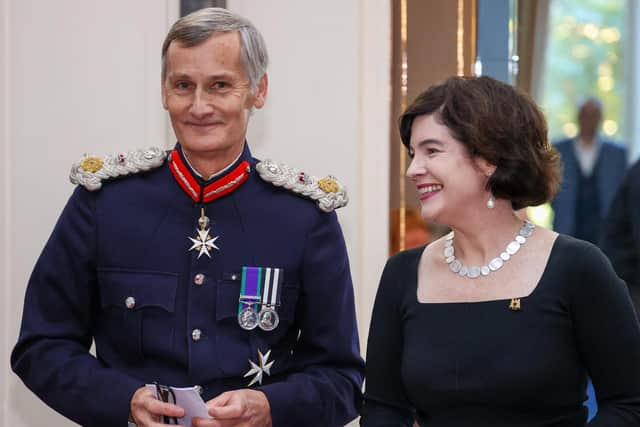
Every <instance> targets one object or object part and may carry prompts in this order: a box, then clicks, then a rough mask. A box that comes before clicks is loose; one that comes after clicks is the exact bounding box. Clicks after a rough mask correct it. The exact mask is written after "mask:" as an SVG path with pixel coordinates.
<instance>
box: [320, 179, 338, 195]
mask: <svg viewBox="0 0 640 427" xmlns="http://www.w3.org/2000/svg"><path fill="white" fill-rule="evenodd" d="M318 188H320V189H321V190H322V191H324V192H325V193H337V192H338V191H339V190H340V186H339V185H338V181H336V180H335V178H332V177H330V176H327V177H324V178H322V179H321V180H320V181H318Z"/></svg>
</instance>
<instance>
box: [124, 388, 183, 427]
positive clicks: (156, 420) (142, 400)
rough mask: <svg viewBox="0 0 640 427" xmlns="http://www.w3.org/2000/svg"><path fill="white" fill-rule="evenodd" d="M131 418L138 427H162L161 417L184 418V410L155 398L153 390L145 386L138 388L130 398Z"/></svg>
mask: <svg viewBox="0 0 640 427" xmlns="http://www.w3.org/2000/svg"><path fill="white" fill-rule="evenodd" d="M130 410H131V418H133V421H134V422H135V423H136V425H137V426H138V427H154V426H162V425H164V424H162V422H161V421H160V419H161V418H160V417H161V415H166V416H168V417H176V418H180V417H183V416H184V409H182V408H181V407H179V406H177V405H173V404H171V403H166V402H162V401H160V400H158V399H157V398H156V395H155V393H154V392H153V390H150V389H148V388H147V387H145V386H142V387H140V388H139V389H138V390H136V392H135V393H134V394H133V397H132V398H131V409H130Z"/></svg>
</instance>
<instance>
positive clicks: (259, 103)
mask: <svg viewBox="0 0 640 427" xmlns="http://www.w3.org/2000/svg"><path fill="white" fill-rule="evenodd" d="M268 88H269V77H268V76H267V73H264V74H263V75H262V77H260V81H259V82H258V87H257V88H256V93H255V94H254V97H253V98H254V99H253V106H254V108H262V107H264V103H265V102H266V100H267V91H268Z"/></svg>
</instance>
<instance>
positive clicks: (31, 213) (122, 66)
mask: <svg viewBox="0 0 640 427" xmlns="http://www.w3.org/2000/svg"><path fill="white" fill-rule="evenodd" d="M0 4H1V5H2V8H1V9H0V10H1V12H0V17H1V20H0V31H1V32H2V34H1V35H0V40H1V41H2V48H0V49H1V50H0V52H1V55H2V56H1V60H0V64H1V65H2V68H1V69H2V71H1V73H2V77H3V78H2V79H0V82H2V83H3V84H2V86H0V87H2V89H3V92H4V93H2V94H1V96H0V105H1V107H0V108H2V110H3V111H0V120H1V121H0V124H1V125H2V126H0V129H1V130H2V132H1V133H0V142H1V143H2V147H3V156H2V163H3V165H2V167H3V171H2V175H3V186H2V187H1V188H2V190H0V191H1V193H0V194H1V196H2V200H3V204H2V209H1V211H2V220H3V227H2V229H1V230H2V231H1V232H2V239H1V240H0V241H2V242H3V247H2V252H0V254H1V255H3V256H2V258H1V259H2V266H1V267H2V270H1V271H2V273H3V279H4V280H3V282H4V283H3V287H2V289H3V292H4V298H3V299H2V302H1V303H0V304H2V313H3V316H4V317H5V319H4V320H5V321H4V322H2V326H0V328H1V332H0V333H1V334H2V343H3V345H2V353H1V355H2V360H1V364H0V367H1V369H0V372H2V374H1V375H2V378H1V379H2V381H1V382H0V384H1V393H2V395H1V396H0V397H2V405H3V406H2V407H3V411H2V414H1V415H2V416H1V417H0V420H1V421H0V423H2V425H3V426H11V427H14V426H15V427H22V426H29V427H41V426H45V425H46V426H52V427H56V426H63V425H64V426H67V425H72V424H71V423H70V422H68V421H65V420H64V419H63V418H62V417H61V416H59V415H57V414H55V413H53V411H51V410H50V409H48V408H47V407H45V405H43V404H42V403H41V402H39V401H38V400H37V399H36V398H35V397H33V395H32V394H31V393H30V392H29V391H28V390H27V389H26V388H25V387H24V385H23V384H22V383H21V382H20V380H19V379H18V378H17V377H16V376H15V375H14V374H13V373H11V372H10V371H9V360H8V358H9V352H10V351H11V348H12V346H13V344H14V343H15V340H16V337H17V333H18V329H19V322H20V317H21V312H22V299H23V297H24V290H25V286H26V281H27V278H28V275H29V273H30V271H31V268H32V267H33V264H34V263H35V260H36V258H37V256H38V254H39V253H40V251H41V249H42V247H43V246H44V243H45V240H46V239H47V237H48V235H49V233H50V232H51V230H52V228H53V225H54V223H55V220H56V218H57V216H58V214H59V213H60V210H61V209H62V207H63V205H64V203H65V201H66V199H67V197H68V195H69V194H70V193H71V191H72V189H73V187H72V185H71V184H70V183H69V180H68V173H69V169H70V166H71V162H73V161H75V160H76V159H77V158H79V157H80V156H81V155H82V153H84V152H96V153H107V152H118V151H120V150H123V149H129V148H136V147H142V146H148V145H158V144H159V145H165V144H166V142H167V141H166V131H165V128H166V118H165V114H164V111H163V110H162V108H161V102H160V96H159V88H160V77H159V70H160V59H159V53H158V52H159V50H160V47H161V43H162V39H163V37H164V34H165V33H166V30H167V28H168V23H169V22H170V21H172V20H173V19H174V17H176V16H177V9H176V8H175V5H174V2H172V1H168V0H167V1H164V0H163V1H158V0H138V1H135V2H132V1H128V0H109V1H85V0H56V1H43V0H0ZM2 112H4V114H2Z"/></svg>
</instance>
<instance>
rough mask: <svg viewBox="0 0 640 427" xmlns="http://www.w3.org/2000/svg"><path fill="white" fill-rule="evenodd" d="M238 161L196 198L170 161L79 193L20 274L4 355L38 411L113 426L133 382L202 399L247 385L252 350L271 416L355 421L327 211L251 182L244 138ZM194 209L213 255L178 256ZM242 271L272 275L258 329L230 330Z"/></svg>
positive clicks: (343, 287)
mask: <svg viewBox="0 0 640 427" xmlns="http://www.w3.org/2000/svg"><path fill="white" fill-rule="evenodd" d="M177 148H178V151H177V153H179V150H180V148H179V146H178V147H177ZM174 155H175V154H174ZM180 155H181V154H180ZM242 161H247V162H249V164H250V166H251V172H250V173H249V174H248V178H247V180H246V181H245V182H244V183H243V184H242V185H240V186H239V187H238V188H236V189H235V190H234V191H232V192H230V193H229V194H226V195H224V196H223V197H220V198H217V199H215V200H213V201H211V202H209V203H200V202H199V200H201V195H199V197H198V202H197V201H195V200H194V199H192V198H191V197H190V196H189V195H187V193H186V192H185V191H184V190H183V189H182V188H181V186H180V185H179V184H178V181H177V179H176V178H174V176H173V175H172V172H171V171H170V168H169V163H168V162H167V163H166V164H165V165H163V166H161V167H160V168H157V169H155V170H152V171H149V172H146V173H141V174H137V175H133V176H129V177H126V178H121V179H116V180H113V181H112V182H107V183H105V184H104V186H103V188H102V189H101V190H99V191H96V192H89V191H87V190H85V189H84V188H82V187H78V188H76V190H75V191H74V193H73V195H72V196H71V198H70V200H69V202H68V204H67V206H66V207H65V209H64V211H63V213H62V215H61V216H60V218H59V220H58V223H57V225H56V227H55V229H54V231H53V233H52V235H51V237H50V239H49V241H48V242H47V244H46V246H45V248H44V250H43V252H42V254H41V256H40V258H39V260H38V262H37V264H36V266H35V269H34V271H33V274H32V276H31V278H30V281H29V285H28V288H27V293H26V298H25V306H24V314H23V320H22V327H21V331H20V337H19V340H18V343H17V345H16V347H15V349H14V351H13V354H12V357H11V363H12V366H13V369H14V370H15V372H16V373H17V374H18V375H19V376H20V377H21V378H22V380H23V381H24V382H25V384H26V385H27V386H28V387H29V388H30V389H31V390H33V391H34V392H35V393H36V394H37V395H38V396H39V397H40V398H42V400H44V401H45V402H46V403H47V404H48V405H50V406H51V407H52V408H54V409H55V410H57V411H58V412H60V413H61V414H63V415H65V416H66V417H68V418H70V419H72V420H74V421H76V422H77V423H80V424H82V425H85V426H108V427H114V426H124V425H126V422H127V418H128V416H129V405H130V400H131V397H132V395H133V393H134V392H135V390H136V389H138V388H139V387H141V386H142V385H143V384H145V383H150V382H153V381H158V382H160V383H163V384H168V385H173V386H189V385H201V386H202V387H203V390H204V391H203V398H204V399H205V401H206V400H208V399H211V398H213V397H215V396H216V395H218V394H219V393H221V392H224V391H228V390H233V389H238V388H244V387H247V385H248V383H249V381H250V380H251V378H243V375H244V374H245V373H246V372H247V371H248V370H249V368H250V366H249V360H252V361H254V362H256V363H258V350H260V351H261V352H262V353H265V352H267V351H268V350H271V355H270V358H269V360H273V361H275V362H274V364H273V365H272V367H271V371H270V373H271V375H266V374H265V375H264V378H263V382H262V385H260V386H257V385H256V387H254V388H257V389H260V390H262V391H263V392H264V393H265V394H266V396H267V398H268V400H269V403H270V406H271V413H272V418H273V425H274V426H276V427H277V426H322V427H328V426H338V425H343V424H345V423H346V422H348V421H349V420H351V419H353V418H354V417H355V416H356V415H357V409H358V408H357V407H358V405H359V401H360V398H359V396H360V389H361V383H362V370H363V361H362V359H361V357H360V353H359V347H358V336H357V330H356V320H355V312H354V297H353V288H352V283H351V276H350V271H349V263H348V259H347V252H346V248H345V244H344V239H343V236H342V232H341V229H340V226H339V224H338V221H337V217H336V215H335V213H333V212H332V213H325V212H322V211H321V210H320V209H319V208H318V207H317V206H316V205H315V202H313V201H312V200H309V199H306V198H303V197H301V196H298V195H296V194H294V193H292V192H290V191H288V190H285V189H282V188H280V187H276V186H274V185H272V184H271V183H268V182H264V181H263V180H262V179H261V178H260V177H259V176H258V175H257V173H256V172H255V165H256V163H257V161H256V160H255V159H253V158H252V157H251V154H250V152H249V149H248V147H247V146H246V144H245V149H244V152H243V154H242V156H241V158H240V159H238V160H237V161H236V163H235V165H238V164H240V163H241V162H242ZM232 169H233V167H231V168H230V169H229V170H232ZM218 178H219V177H218ZM196 179H198V182H199V183H201V184H203V186H204V185H206V184H207V183H205V182H203V181H202V180H200V179H199V178H196ZM202 207H204V209H205V214H206V216H207V217H209V218H210V220H211V224H210V228H211V230H210V234H211V237H216V236H218V238H217V239H216V240H215V245H216V246H217V247H218V248H219V250H216V249H213V250H211V257H210V258H209V257H208V256H206V255H201V256H200V257H198V255H199V252H198V251H197V250H192V251H189V248H190V247H191V246H192V241H191V240H190V239H189V237H192V238H195V237H196V236H197V229H198V218H199V217H200V214H201V208H202ZM243 266H259V267H277V268H281V269H283V272H284V280H283V285H282V292H281V306H280V307H279V309H278V313H279V315H280V325H279V326H278V327H277V328H276V329H275V330H273V331H271V332H266V331H263V330H260V329H259V328H256V329H254V330H252V331H246V330H244V329H242V328H240V326H239V325H238V320H237V314H238V297H239V292H240V281H239V280H238V277H239V275H238V273H240V272H241V270H242V267H243ZM197 274H203V275H204V281H203V283H202V284H197V283H198V282H202V280H195V276H196V275H197ZM234 276H235V277H234ZM199 278H202V276H200V277H199ZM234 278H235V280H234ZM132 298H133V299H132ZM196 330H198V331H196ZM194 331H195V332H194ZM198 332H199V333H198ZM92 339H94V340H95V344H96V353H97V358H94V357H93V356H91V355H90V354H89V353H88V351H89V348H90V346H91V342H92Z"/></svg>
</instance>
